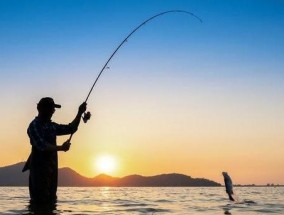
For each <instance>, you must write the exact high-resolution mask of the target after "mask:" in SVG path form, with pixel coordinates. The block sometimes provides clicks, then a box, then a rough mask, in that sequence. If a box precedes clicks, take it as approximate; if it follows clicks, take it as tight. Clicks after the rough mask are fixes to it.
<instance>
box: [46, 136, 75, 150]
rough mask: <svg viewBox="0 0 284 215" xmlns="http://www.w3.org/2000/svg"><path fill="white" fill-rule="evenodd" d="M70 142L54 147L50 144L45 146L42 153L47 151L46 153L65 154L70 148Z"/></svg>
mask: <svg viewBox="0 0 284 215" xmlns="http://www.w3.org/2000/svg"><path fill="white" fill-rule="evenodd" d="M70 145H71V143H70V140H69V139H68V140H67V141H65V142H64V143H63V144H62V145H61V146H54V145H51V144H46V147H45V150H44V151H48V152H54V151H64V152H67V151H68V150H69V148H70Z"/></svg>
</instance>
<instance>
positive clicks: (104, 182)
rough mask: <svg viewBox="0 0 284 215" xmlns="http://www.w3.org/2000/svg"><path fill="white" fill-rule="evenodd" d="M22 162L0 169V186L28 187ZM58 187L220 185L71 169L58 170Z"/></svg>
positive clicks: (180, 178)
mask: <svg viewBox="0 0 284 215" xmlns="http://www.w3.org/2000/svg"><path fill="white" fill-rule="evenodd" d="M24 164H25V163H24V162H20V163H17V164H13V165H9V166H5V167H0V186H28V173H27V172H25V173H22V168H23V166H24ZM58 173H59V176H58V185H59V186H68V187H100V186H109V187H203V186H206V187H216V186H221V184H220V183H217V182H215V181H212V180H209V179H205V178H192V177H190V176H187V175H184V174H178V173H169V174H160V175H155V176H141V175H129V176H125V177H121V178H120V177H112V176H109V175H106V174H100V175H98V176H96V177H93V178H88V177H84V176H82V175H80V174H79V173H77V172H76V171H74V170H72V169H71V168H68V167H64V168H60V169H59V172H58Z"/></svg>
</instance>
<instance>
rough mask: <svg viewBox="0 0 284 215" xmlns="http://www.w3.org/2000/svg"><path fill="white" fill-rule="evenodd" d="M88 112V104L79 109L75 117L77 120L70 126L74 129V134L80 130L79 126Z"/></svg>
mask: <svg viewBox="0 0 284 215" xmlns="http://www.w3.org/2000/svg"><path fill="white" fill-rule="evenodd" d="M86 110H87V103H86V102H83V103H82V104H81V105H80V106H79V109H78V113H77V115H76V117H75V119H74V120H73V121H72V122H71V123H70V124H69V125H70V126H71V128H72V134H73V133H75V132H76V131H77V130H78V126H79V124H80V122H81V117H82V114H83V113H84V112H85V111H86Z"/></svg>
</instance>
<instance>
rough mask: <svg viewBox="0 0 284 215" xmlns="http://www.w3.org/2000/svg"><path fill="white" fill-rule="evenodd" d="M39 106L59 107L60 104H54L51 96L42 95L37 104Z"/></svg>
mask: <svg viewBox="0 0 284 215" xmlns="http://www.w3.org/2000/svg"><path fill="white" fill-rule="evenodd" d="M37 105H38V106H40V107H55V108H61V105H59V104H55V102H54V100H53V98H50V97H44V98H42V99H41V100H40V101H39V102H38V104H37Z"/></svg>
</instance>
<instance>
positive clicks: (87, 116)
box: [82, 111, 91, 123]
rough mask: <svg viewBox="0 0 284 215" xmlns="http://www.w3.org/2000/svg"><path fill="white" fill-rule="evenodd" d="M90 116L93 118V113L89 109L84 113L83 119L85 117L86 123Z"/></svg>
mask: <svg viewBox="0 0 284 215" xmlns="http://www.w3.org/2000/svg"><path fill="white" fill-rule="evenodd" d="M90 118H91V113H90V112H89V111H88V112H85V113H84V114H83V117H82V119H83V121H84V123H87V122H88V120H89V119H90Z"/></svg>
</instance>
